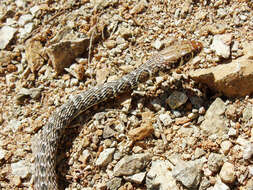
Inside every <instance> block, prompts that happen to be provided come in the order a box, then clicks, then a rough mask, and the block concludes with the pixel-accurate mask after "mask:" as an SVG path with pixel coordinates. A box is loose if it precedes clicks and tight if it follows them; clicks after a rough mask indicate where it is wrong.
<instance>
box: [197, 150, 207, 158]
mask: <svg viewBox="0 0 253 190" xmlns="http://www.w3.org/2000/svg"><path fill="white" fill-rule="evenodd" d="M205 154H206V152H205V151H204V150H203V149H202V148H196V150H195V152H194V157H195V158H200V157H201V156H203V155H205Z"/></svg>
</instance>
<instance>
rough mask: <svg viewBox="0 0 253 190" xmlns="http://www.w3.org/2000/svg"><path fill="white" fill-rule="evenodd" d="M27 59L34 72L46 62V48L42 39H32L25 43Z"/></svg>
mask: <svg viewBox="0 0 253 190" xmlns="http://www.w3.org/2000/svg"><path fill="white" fill-rule="evenodd" d="M25 59H26V61H27V63H28V66H29V68H30V70H31V71H32V72H35V71H38V70H39V69H40V68H41V67H42V66H43V64H44V62H45V59H44V48H43V46H42V43H41V42H40V41H37V40H34V39H31V40H28V41H27V42H26V44H25Z"/></svg>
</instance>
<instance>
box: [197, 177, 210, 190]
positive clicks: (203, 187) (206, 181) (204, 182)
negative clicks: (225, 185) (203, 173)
mask: <svg viewBox="0 0 253 190" xmlns="http://www.w3.org/2000/svg"><path fill="white" fill-rule="evenodd" d="M210 186H211V183H210V180H209V179H208V178H207V177H203V178H202V181H201V182H200V185H199V190H207V188H208V187H210Z"/></svg>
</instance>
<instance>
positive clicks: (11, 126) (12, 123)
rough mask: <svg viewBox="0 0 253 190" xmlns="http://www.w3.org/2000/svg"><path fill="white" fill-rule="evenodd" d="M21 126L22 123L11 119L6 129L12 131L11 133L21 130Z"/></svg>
mask: <svg viewBox="0 0 253 190" xmlns="http://www.w3.org/2000/svg"><path fill="white" fill-rule="evenodd" d="M21 125H22V121H19V120H16V119H12V120H10V121H9V123H8V125H7V127H6V129H7V130H12V131H13V132H17V131H18V130H19V129H20V128H21Z"/></svg>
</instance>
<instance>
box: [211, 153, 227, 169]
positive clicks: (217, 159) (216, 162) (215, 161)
mask: <svg viewBox="0 0 253 190" xmlns="http://www.w3.org/2000/svg"><path fill="white" fill-rule="evenodd" d="M223 163H224V156H222V155H221V154H216V153H211V154H210V155H209V157H208V161H207V165H208V168H209V169H210V170H211V171H212V172H214V173H217V172H218V171H219V170H220V168H221V166H222V165H223Z"/></svg>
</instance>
